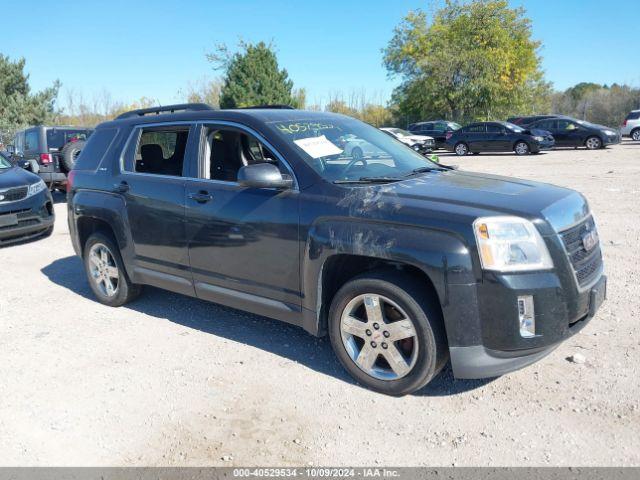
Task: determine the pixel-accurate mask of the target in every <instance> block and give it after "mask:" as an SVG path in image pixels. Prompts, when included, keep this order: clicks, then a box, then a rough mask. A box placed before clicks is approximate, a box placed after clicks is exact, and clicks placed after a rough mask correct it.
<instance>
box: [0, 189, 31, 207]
mask: <svg viewBox="0 0 640 480" xmlns="http://www.w3.org/2000/svg"><path fill="white" fill-rule="evenodd" d="M28 190H29V187H16V188H9V189H7V190H0V203H8V202H17V201H18V200H22V199H24V198H27V192H28Z"/></svg>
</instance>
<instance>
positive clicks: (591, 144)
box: [587, 137, 602, 150]
mask: <svg viewBox="0 0 640 480" xmlns="http://www.w3.org/2000/svg"><path fill="white" fill-rule="evenodd" d="M601 145H602V142H601V141H600V139H599V138H598V137H589V138H587V148H588V149H589V150H597V149H598V148H600V146H601Z"/></svg>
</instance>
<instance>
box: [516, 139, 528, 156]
mask: <svg viewBox="0 0 640 480" xmlns="http://www.w3.org/2000/svg"><path fill="white" fill-rule="evenodd" d="M513 150H514V151H515V152H516V155H528V154H529V152H530V149H529V145H528V144H527V142H518V143H516V144H515V146H514V148H513Z"/></svg>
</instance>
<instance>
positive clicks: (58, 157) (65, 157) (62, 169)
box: [12, 125, 93, 189]
mask: <svg viewBox="0 0 640 480" xmlns="http://www.w3.org/2000/svg"><path fill="white" fill-rule="evenodd" d="M92 132H93V130H92V129H90V128H83V127H47V126H42V125H40V126H36V127H29V128H27V129H25V130H21V131H19V132H17V133H16V135H15V137H14V139H13V145H12V149H13V158H14V160H15V161H19V162H22V161H31V163H32V164H33V165H34V166H35V165H37V170H38V175H40V178H42V179H43V180H44V181H45V182H46V183H47V185H49V187H50V188H51V189H55V188H62V189H64V188H65V185H66V183H67V173H68V172H69V171H70V170H71V169H73V166H74V164H75V161H76V159H77V157H78V155H79V154H80V152H81V151H82V148H83V146H84V143H85V141H86V139H87V138H89V136H91V133H92Z"/></svg>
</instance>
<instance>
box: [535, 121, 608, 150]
mask: <svg viewBox="0 0 640 480" xmlns="http://www.w3.org/2000/svg"><path fill="white" fill-rule="evenodd" d="M527 128H530V129H532V130H533V129H535V128H537V129H540V130H548V131H549V132H551V134H552V135H553V138H554V139H555V141H556V147H573V148H578V147H583V146H584V147H587V148H588V149H589V150H598V149H600V148H605V147H607V146H608V145H615V144H617V143H620V131H619V130H616V129H613V128H611V127H605V126H604V125H596V124H593V123H589V122H586V121H584V120H577V119H575V118H571V117H556V118H548V119H544V120H538V121H537V122H533V123H531V124H529V125H528V126H527Z"/></svg>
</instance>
